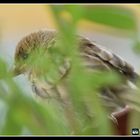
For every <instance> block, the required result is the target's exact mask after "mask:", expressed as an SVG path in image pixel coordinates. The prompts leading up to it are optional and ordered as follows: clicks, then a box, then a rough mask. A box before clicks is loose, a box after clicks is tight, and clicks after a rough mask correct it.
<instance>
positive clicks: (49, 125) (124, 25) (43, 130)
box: [0, 5, 139, 135]
mask: <svg viewBox="0 0 140 140" xmlns="http://www.w3.org/2000/svg"><path fill="white" fill-rule="evenodd" d="M51 9H52V12H53V14H54V19H55V21H56V24H57V25H58V29H59V32H60V34H61V36H62V40H60V42H59V43H60V44H59V46H60V50H59V51H61V54H65V58H71V60H72V64H73V67H72V71H71V73H70V81H69V96H70V98H71V101H72V104H71V105H70V106H68V107H67V106H66V107H64V108H62V107H61V105H60V103H58V102H56V101H53V100H51V101H49V103H48V101H42V102H38V101H37V100H36V99H34V98H31V97H29V96H26V94H24V93H23V92H24V91H23V90H22V89H21V88H20V87H18V85H17V84H16V83H15V82H14V80H13V77H12V74H11V73H9V72H8V69H7V64H6V63H5V62H4V61H3V60H2V59H0V79H1V80H0V97H1V100H0V103H1V104H2V105H1V108H0V115H1V119H0V124H1V125H0V134H1V135H113V134H114V132H113V130H112V126H111V123H110V120H109V119H108V116H107V112H106V110H105V109H104V108H103V107H102V105H101V102H100V99H99V97H98V96H97V94H98V92H97V88H98V87H100V86H101V85H104V84H110V83H114V84H116V83H117V82H118V81H119V78H118V77H117V76H116V75H114V74H112V73H95V74H93V73H92V74H89V73H87V71H86V70H85V69H84V68H83V67H82V66H81V63H80V62H81V60H80V58H78V57H77V56H76V55H75V53H76V52H77V51H78V50H77V47H75V46H76V43H77V42H76V39H75V36H74V34H76V33H77V24H78V22H79V21H80V20H81V19H86V20H90V21H92V22H97V23H99V24H104V25H107V26H111V27H114V28H120V29H123V30H132V31H133V32H135V34H137V26H136V20H135V15H134V13H133V11H131V10H128V9H125V8H120V7H119V6H99V5H98V6H97V5H95V6H94V5H92V6H88V5H52V6H51ZM64 11H65V12H68V13H69V14H70V16H71V20H67V19H65V18H63V16H61V13H62V12H64ZM46 18H47V17H46ZM66 46H67V47H66ZM137 48H139V47H137ZM50 51H52V55H53V58H54V59H56V60H57V59H60V61H61V58H62V56H61V55H60V53H59V52H58V53H57V52H55V51H56V50H55V49H54V50H50ZM53 53H54V54H53ZM47 57H48V56H47ZM37 63H38V64H40V65H43V66H46V64H47V68H48V67H49V66H50V64H51V61H50V62H43V63H42V62H41V63H40V61H38V62H37ZM23 88H25V87H23ZM85 107H86V109H85ZM86 110H88V111H89V114H91V116H90V117H89V116H88V115H87V112H86ZM92 115H93V116H92ZM25 130H26V131H25Z"/></svg>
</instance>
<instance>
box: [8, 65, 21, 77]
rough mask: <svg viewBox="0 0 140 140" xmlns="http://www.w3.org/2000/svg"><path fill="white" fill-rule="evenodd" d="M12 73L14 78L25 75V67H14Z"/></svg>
mask: <svg viewBox="0 0 140 140" xmlns="http://www.w3.org/2000/svg"><path fill="white" fill-rule="evenodd" d="M10 73H11V74H12V76H13V77H16V76H19V75H21V74H23V73H24V65H23V66H14V67H13V68H12V69H11V70H10Z"/></svg>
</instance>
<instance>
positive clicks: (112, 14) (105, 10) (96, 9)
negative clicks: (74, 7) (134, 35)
mask: <svg viewBox="0 0 140 140" xmlns="http://www.w3.org/2000/svg"><path fill="white" fill-rule="evenodd" d="M83 8H84V10H85V12H84V18H85V19H87V20H90V21H94V22H97V23H100V24H104V25H108V26H112V27H115V28H120V29H127V30H135V29H136V20H135V15H134V13H133V11H131V10H129V9H125V8H121V7H119V6H83Z"/></svg>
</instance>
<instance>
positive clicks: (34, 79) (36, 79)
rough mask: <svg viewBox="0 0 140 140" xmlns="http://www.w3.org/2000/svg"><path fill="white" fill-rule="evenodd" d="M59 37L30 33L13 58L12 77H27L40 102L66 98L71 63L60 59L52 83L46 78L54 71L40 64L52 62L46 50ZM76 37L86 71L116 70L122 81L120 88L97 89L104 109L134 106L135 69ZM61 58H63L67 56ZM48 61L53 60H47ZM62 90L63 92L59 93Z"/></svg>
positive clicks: (45, 32) (50, 32) (54, 33)
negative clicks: (22, 75)
mask: <svg viewBox="0 0 140 140" xmlns="http://www.w3.org/2000/svg"><path fill="white" fill-rule="evenodd" d="M58 37H59V32H58V31H56V30H48V29H42V30H39V31H36V32H32V33H29V34H28V35H26V36H25V37H23V38H22V39H21V40H20V41H19V42H18V44H17V46H16V50H15V57H14V59H15V67H14V70H13V73H14V76H18V75H20V74H25V75H27V76H28V79H29V81H30V83H31V84H32V89H33V92H34V93H35V94H36V95H38V96H39V97H41V98H42V99H48V98H56V99H58V98H59V99H62V97H64V98H65V96H66V95H65V94H64V93H65V87H66V81H67V79H68V75H69V72H70V70H71V67H72V64H71V60H69V59H68V58H66V57H64V58H65V59H63V60H62V63H61V65H60V66H59V65H58V67H57V68H56V69H57V72H55V71H54V72H52V73H53V74H52V76H54V79H55V78H56V79H55V80H54V79H53V78H52V79H51V78H50V77H47V76H46V75H47V73H49V72H50V73H51V71H53V70H54V67H53V68H52V69H49V70H48V66H46V65H47V64H46V63H45V66H44V68H43V66H42V65H41V63H44V62H46V61H47V59H51V57H49V53H51V51H50V52H49V51H48V50H49V48H50V49H53V48H55V44H56V43H57V39H58ZM75 37H76V38H77V40H78V43H77V46H78V48H79V51H78V53H79V56H80V58H82V63H83V65H84V67H85V68H86V69H89V70H91V71H93V72H94V71H95V72H96V71H109V72H111V71H115V72H116V73H118V74H119V75H120V77H121V78H122V79H123V82H121V83H120V84H119V85H115V86H112V87H109V86H107V87H101V88H100V94H99V96H100V98H101V100H102V101H103V104H104V105H105V106H106V107H107V108H111V113H114V112H117V111H118V112H119V111H120V110H121V111H122V109H124V108H125V107H126V106H127V103H129V102H130V104H133V103H134V102H135V101H134V100H133V96H134V98H136V97H135V94H134V95H133V91H135V90H136V89H137V86H136V83H137V81H138V79H139V74H138V73H137V72H136V71H135V69H134V67H133V66H132V65H131V64H129V63H128V62H127V61H125V60H124V59H123V58H121V57H120V56H119V55H117V54H114V53H113V52H111V51H108V50H106V49H104V48H103V47H102V46H101V45H99V44H97V43H96V42H94V41H92V40H89V39H88V38H87V37H84V36H81V35H76V36H75ZM39 48H43V51H39V50H38V49H39ZM56 51H57V53H59V52H61V51H60V50H58V49H56ZM47 52H48V53H47ZM35 53H36V54H39V53H40V56H39V59H38V58H34V57H33V58H32V57H31V56H32V55H31V54H35ZM63 55H64V56H66V54H63ZM35 57H36V56H35ZM29 58H31V59H30V61H28V59H29ZM41 58H42V59H43V60H42V59H41ZM40 59H41V60H40ZM50 62H52V61H51V60H50ZM55 73H56V76H55ZM42 77H43V78H42ZM65 79H66V80H65ZM61 81H63V82H62V83H63V85H62V86H61V88H62V89H60V88H59V83H60V85H61ZM93 84H94V83H93ZM57 85H58V87H57ZM61 91H62V93H60V92H61ZM131 91H132V93H131ZM131 100H132V101H131ZM138 104H139V103H138ZM134 108H135V103H134ZM137 108H138V107H136V109H137Z"/></svg>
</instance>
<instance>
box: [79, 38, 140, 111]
mask: <svg viewBox="0 0 140 140" xmlns="http://www.w3.org/2000/svg"><path fill="white" fill-rule="evenodd" d="M79 47H80V55H81V56H82V58H84V65H85V66H86V67H87V68H89V69H90V70H107V71H116V72H117V73H118V74H120V76H121V77H122V79H123V83H120V84H119V85H116V86H115V87H114V86H113V87H105V88H103V89H102V90H101V95H100V96H101V97H102V98H103V99H104V101H105V102H104V104H105V105H106V106H108V107H110V108H113V109H114V108H117V107H118V108H123V107H125V105H126V104H127V103H128V102H127V101H128V100H129V102H131V103H132V102H134V101H132V100H133V99H134V98H133V94H132V93H134V91H133V89H132V87H131V86H130V84H128V83H131V84H133V85H134V86H135V83H136V81H137V80H138V79H139V75H138V74H137V73H136V72H135V70H134V68H133V66H131V65H130V64H129V63H127V62H126V61H125V60H123V59H122V58H121V57H119V56H118V55H116V54H114V53H112V52H109V51H107V50H105V49H103V47H102V46H100V45H98V44H96V43H94V42H91V41H90V40H88V39H86V38H84V37H81V36H79ZM124 93H125V94H124ZM127 94H128V95H129V94H130V96H131V94H132V96H131V97H129V96H128V97H129V99H127ZM125 95H126V99H125ZM134 96H135V95H134ZM126 100H127V101H126ZM138 103H139V105H140V102H138Z"/></svg>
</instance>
